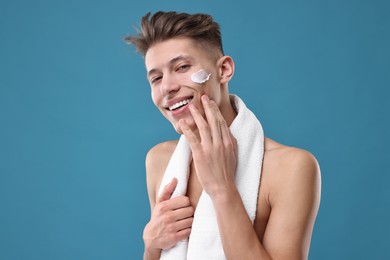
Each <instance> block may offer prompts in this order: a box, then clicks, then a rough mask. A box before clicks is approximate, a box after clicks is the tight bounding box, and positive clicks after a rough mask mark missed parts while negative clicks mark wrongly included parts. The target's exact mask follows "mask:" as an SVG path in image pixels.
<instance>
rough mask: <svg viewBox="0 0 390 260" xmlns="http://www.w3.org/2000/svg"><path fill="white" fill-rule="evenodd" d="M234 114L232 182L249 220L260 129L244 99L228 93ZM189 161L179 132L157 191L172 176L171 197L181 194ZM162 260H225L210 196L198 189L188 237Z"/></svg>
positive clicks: (257, 177)
mask: <svg viewBox="0 0 390 260" xmlns="http://www.w3.org/2000/svg"><path fill="white" fill-rule="evenodd" d="M230 97H231V101H232V102H233V104H234V106H235V108H236V111H237V116H236V118H235V119H234V121H233V123H232V124H231V126H230V131H231V132H232V134H233V136H234V137H235V138H236V139H237V144H238V149H237V150H238V161H237V169H236V175H235V183H236V185H237V189H238V191H239V193H240V195H241V199H242V201H243V203H244V206H245V209H246V212H247V214H248V216H249V218H250V219H251V221H252V224H253V221H254V219H255V217H256V209H257V199H258V194H259V184H260V174H261V166H262V162H263V155H264V134H263V128H262V126H261V124H260V122H259V120H258V119H257V118H256V116H255V115H254V114H253V113H252V112H251V111H250V110H249V109H248V108H247V107H246V106H245V104H244V102H243V101H242V100H241V99H240V98H239V97H238V96H235V95H231V96H230ZM190 162H191V150H190V147H189V145H188V143H187V141H186V139H185V137H184V135H182V136H181V137H180V140H179V142H178V144H177V146H176V149H175V151H174V152H173V154H172V157H171V159H170V161H169V164H168V166H167V169H166V171H165V174H164V177H163V179H162V181H161V186H160V190H159V193H161V192H162V190H163V187H165V186H166V185H167V184H168V183H169V182H170V181H171V180H172V178H174V177H176V178H177V179H178V184H177V187H176V189H175V191H174V192H173V194H172V197H176V196H181V195H185V194H186V192H187V183H188V176H189V166H190ZM160 259H163V260H185V259H188V260H202V259H208V260H213V259H226V257H225V253H224V251H223V247H222V242H221V238H220V234H219V230H218V223H217V219H216V215H215V211H214V207H213V204H212V201H211V199H210V197H209V196H208V195H207V193H205V192H204V191H203V192H202V194H201V196H200V198H199V202H198V205H197V208H196V210H195V215H194V221H193V224H192V230H191V235H190V238H189V240H183V241H180V242H179V243H177V244H176V245H175V246H174V247H172V248H170V249H168V250H163V251H162V252H161V258H160Z"/></svg>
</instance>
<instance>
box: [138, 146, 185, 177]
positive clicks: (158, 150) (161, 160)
mask: <svg viewBox="0 0 390 260" xmlns="http://www.w3.org/2000/svg"><path fill="white" fill-rule="evenodd" d="M177 142H178V141H177V140H172V141H166V142H163V143H159V144H157V145H155V146H154V147H152V148H151V149H150V150H149V152H148V154H147V155H146V168H147V170H152V171H153V172H155V170H158V169H160V168H161V167H163V166H167V164H168V162H169V159H170V158H171V155H172V153H173V151H174V150H175V148H176V145H177ZM163 168H164V167H163Z"/></svg>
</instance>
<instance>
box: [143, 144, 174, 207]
mask: <svg viewBox="0 0 390 260" xmlns="http://www.w3.org/2000/svg"><path fill="white" fill-rule="evenodd" d="M176 143H177V142H176V141H168V142H164V143H161V144H158V145H156V146H154V147H153V148H151V149H150V150H149V152H148V153H147V155H146V160H145V168H146V185H147V190H148V196H149V203H150V208H151V210H153V208H154V205H155V204H156V198H157V191H158V187H159V186H160V183H161V180H162V177H163V175H164V172H165V169H166V167H167V165H168V162H169V159H170V157H171V154H172V152H173V150H174V148H175V147H176Z"/></svg>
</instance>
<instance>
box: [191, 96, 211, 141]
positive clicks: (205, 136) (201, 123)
mask: <svg viewBox="0 0 390 260" xmlns="http://www.w3.org/2000/svg"><path fill="white" fill-rule="evenodd" d="M190 112H191V115H192V117H193V118H194V121H195V124H196V126H197V127H198V130H199V135H200V138H201V140H200V141H201V143H206V144H210V143H211V133H210V127H209V125H208V123H207V122H206V120H205V119H204V117H203V116H202V114H201V113H200V112H199V110H198V109H197V108H196V107H195V106H194V105H193V104H191V103H190Z"/></svg>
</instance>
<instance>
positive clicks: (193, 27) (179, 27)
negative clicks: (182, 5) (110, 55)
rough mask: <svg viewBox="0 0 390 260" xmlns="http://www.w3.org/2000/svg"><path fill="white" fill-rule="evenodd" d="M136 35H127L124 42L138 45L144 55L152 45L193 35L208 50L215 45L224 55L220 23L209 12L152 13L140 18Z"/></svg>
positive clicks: (192, 37) (138, 49) (193, 38)
mask: <svg viewBox="0 0 390 260" xmlns="http://www.w3.org/2000/svg"><path fill="white" fill-rule="evenodd" d="M136 30H137V32H138V35H137V36H127V37H125V41H126V42H127V43H128V44H133V45H135V48H136V50H137V52H139V53H141V54H142V55H143V56H145V54H146V52H147V51H148V49H149V48H150V47H152V46H153V45H154V44H156V43H158V42H162V41H165V40H169V39H172V38H180V37H181V38H185V37H187V38H190V39H192V40H194V41H195V43H199V44H201V46H202V47H204V48H205V49H206V50H209V49H210V47H211V48H212V49H213V51H212V52H213V53H215V48H216V49H217V50H218V51H219V52H220V53H221V54H222V55H223V47H222V37H221V32H220V26H219V24H218V23H216V22H214V21H213V18H212V17H211V16H210V15H208V14H187V13H177V12H162V11H160V12H157V13H155V14H154V15H152V16H151V14H150V12H149V13H147V14H146V15H145V16H143V17H142V19H141V30H139V29H137V28H136Z"/></svg>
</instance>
